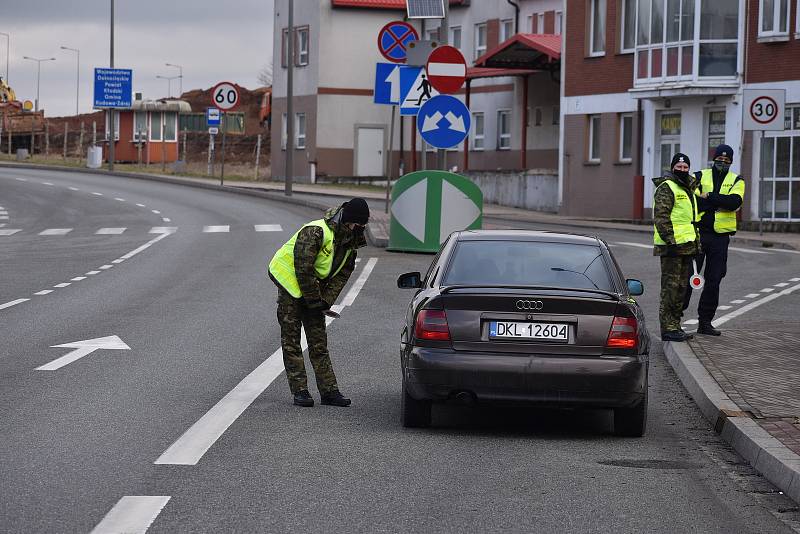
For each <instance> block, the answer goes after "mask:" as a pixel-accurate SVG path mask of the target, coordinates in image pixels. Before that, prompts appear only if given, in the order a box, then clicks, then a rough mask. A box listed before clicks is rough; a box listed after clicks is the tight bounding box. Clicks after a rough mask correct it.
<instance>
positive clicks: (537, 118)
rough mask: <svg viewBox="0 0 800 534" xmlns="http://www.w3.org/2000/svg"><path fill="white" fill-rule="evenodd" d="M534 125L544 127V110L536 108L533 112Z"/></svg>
mask: <svg viewBox="0 0 800 534" xmlns="http://www.w3.org/2000/svg"><path fill="white" fill-rule="evenodd" d="M533 125H534V126H541V125H542V108H536V109H535V110H534V111H533Z"/></svg>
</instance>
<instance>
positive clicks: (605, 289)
mask: <svg viewBox="0 0 800 534" xmlns="http://www.w3.org/2000/svg"><path fill="white" fill-rule="evenodd" d="M397 285H398V287H400V288H412V289H416V290H417V292H416V294H415V295H414V298H413V299H411V303H410V305H409V307H408V312H407V314H406V323H405V326H404V328H403V332H402V336H401V350H400V356H401V366H402V372H403V391H402V422H403V425H404V426H407V427H422V426H428V425H430V422H431V404H432V403H437V402H460V403H464V404H475V403H480V404H508V405H534V406H535V405H544V406H547V405H549V406H560V407H593V408H611V409H613V411H614V431H615V433H616V434H617V435H621V436H642V435H643V434H644V431H645V426H646V423H647V371H648V352H649V348H650V340H649V337H648V334H647V329H646V328H645V324H644V314H643V313H642V310H641V309H640V307H639V305H638V304H637V303H636V301H635V300H634V299H633V297H634V296H637V295H641V294H642V293H643V292H644V288H643V286H642V283H641V282H639V281H638V280H626V279H625V277H624V276H623V274H622V271H621V270H620V268H619V265H617V262H616V260H615V259H614V256H613V254H612V253H611V250H610V249H609V247H608V245H606V243H605V242H604V241H602V240H601V239H598V238H596V237H589V236H584V235H577V234H562V233H551V232H534V231H525V230H481V231H464V232H456V233H454V234H452V235H451V236H450V237H449V239H448V240H447V242H445V243H444V245H442V248H441V250H440V251H439V254H437V256H436V257H435V258H434V260H433V262H432V263H431V266H430V268H429V269H428V272H427V273H426V274H425V275H424V276H423V275H422V274H421V273H416V272H415V273H406V274H404V275H402V276H400V278H399V279H398V281H397Z"/></svg>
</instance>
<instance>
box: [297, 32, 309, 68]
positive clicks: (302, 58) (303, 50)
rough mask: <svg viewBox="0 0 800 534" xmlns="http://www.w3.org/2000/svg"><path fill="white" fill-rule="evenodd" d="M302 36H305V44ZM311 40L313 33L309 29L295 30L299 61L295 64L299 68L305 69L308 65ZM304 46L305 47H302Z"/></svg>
mask: <svg viewBox="0 0 800 534" xmlns="http://www.w3.org/2000/svg"><path fill="white" fill-rule="evenodd" d="M302 35H305V43H303V38H302ZM310 38H311V31H310V29H309V28H308V27H304V28H296V29H295V46H296V48H297V54H296V55H297V61H296V62H295V65H296V66H297V67H305V66H307V65H308V57H309V53H308V49H309V46H310V43H309V40H310ZM303 44H304V45H305V46H302V45H303Z"/></svg>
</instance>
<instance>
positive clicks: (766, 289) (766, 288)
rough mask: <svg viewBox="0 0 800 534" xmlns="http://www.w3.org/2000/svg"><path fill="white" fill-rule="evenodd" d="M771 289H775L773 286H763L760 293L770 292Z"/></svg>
mask: <svg viewBox="0 0 800 534" xmlns="http://www.w3.org/2000/svg"><path fill="white" fill-rule="evenodd" d="M773 291H775V288H773V287H765V288H764V289H762V290H761V292H762V293H772V292H773Z"/></svg>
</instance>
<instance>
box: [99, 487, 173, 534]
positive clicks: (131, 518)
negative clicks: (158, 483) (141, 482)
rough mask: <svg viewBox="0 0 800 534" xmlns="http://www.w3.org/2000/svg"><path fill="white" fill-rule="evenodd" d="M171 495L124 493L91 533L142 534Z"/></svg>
mask: <svg viewBox="0 0 800 534" xmlns="http://www.w3.org/2000/svg"><path fill="white" fill-rule="evenodd" d="M171 498H172V497H170V496H166V495H126V496H125V497H123V498H121V499H120V500H119V501H117V504H115V505H114V507H113V508H112V509H111V510H110V511H109V512H108V513H107V514H106V516H105V517H104V518H103V520H102V521H100V523H99V524H98V525H97V526H96V527H94V529H93V530H92V532H91V534H120V533H123V532H124V533H125V534H129V533H130V534H136V533H141V534H144V533H145V532H147V529H148V528H150V525H152V524H153V521H155V520H156V518H157V517H158V514H160V513H161V510H163V509H164V507H165V506H166V505H167V503H168V502H169V500H170V499H171Z"/></svg>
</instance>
